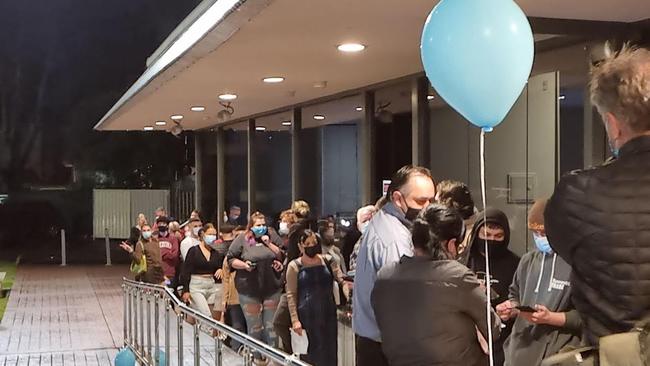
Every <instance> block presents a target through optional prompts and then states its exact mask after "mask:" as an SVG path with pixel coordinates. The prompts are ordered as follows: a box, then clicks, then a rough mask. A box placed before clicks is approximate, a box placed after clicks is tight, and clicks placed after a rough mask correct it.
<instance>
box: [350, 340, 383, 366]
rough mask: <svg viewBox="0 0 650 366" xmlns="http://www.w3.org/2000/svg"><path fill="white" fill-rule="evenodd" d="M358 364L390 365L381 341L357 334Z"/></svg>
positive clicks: (365, 365) (368, 365) (372, 365)
mask: <svg viewBox="0 0 650 366" xmlns="http://www.w3.org/2000/svg"><path fill="white" fill-rule="evenodd" d="M356 341H357V344H356V353H357V354H356V356H357V357H356V358H357V362H356V363H357V365H356V366H388V360H386V356H384V352H383V351H382V350H381V343H379V342H375V341H373V340H372V339H369V338H365V337H361V336H359V335H357V336H356Z"/></svg>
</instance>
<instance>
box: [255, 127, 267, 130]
mask: <svg viewBox="0 0 650 366" xmlns="http://www.w3.org/2000/svg"><path fill="white" fill-rule="evenodd" d="M255 130H256V131H266V127H264V126H257V127H255Z"/></svg>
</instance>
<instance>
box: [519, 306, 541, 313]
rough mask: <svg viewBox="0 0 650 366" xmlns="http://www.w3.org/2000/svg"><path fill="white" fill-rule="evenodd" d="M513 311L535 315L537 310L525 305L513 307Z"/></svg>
mask: <svg viewBox="0 0 650 366" xmlns="http://www.w3.org/2000/svg"><path fill="white" fill-rule="evenodd" d="M515 309H517V310H519V311H521V312H522V313H535V312H537V310H535V308H533V307H530V306H525V305H520V306H515Z"/></svg>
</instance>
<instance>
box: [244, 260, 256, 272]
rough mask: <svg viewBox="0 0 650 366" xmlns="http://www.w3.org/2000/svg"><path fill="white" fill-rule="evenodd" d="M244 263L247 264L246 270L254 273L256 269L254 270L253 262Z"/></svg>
mask: <svg viewBox="0 0 650 366" xmlns="http://www.w3.org/2000/svg"><path fill="white" fill-rule="evenodd" d="M244 263H246V268H244V269H245V270H247V271H248V272H252V271H253V269H254V268H253V262H251V261H246V262H244Z"/></svg>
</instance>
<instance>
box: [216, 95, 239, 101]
mask: <svg viewBox="0 0 650 366" xmlns="http://www.w3.org/2000/svg"><path fill="white" fill-rule="evenodd" d="M219 99H221V100H226V101H229V100H235V99H237V94H221V95H220V96H219Z"/></svg>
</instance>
